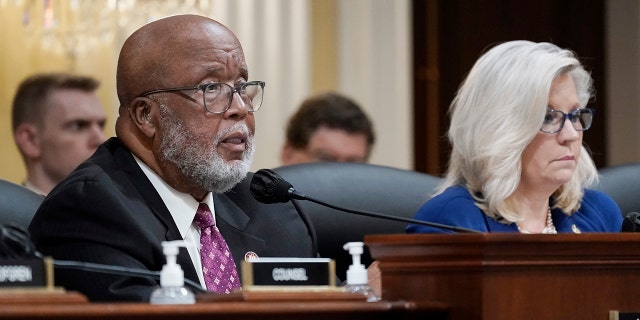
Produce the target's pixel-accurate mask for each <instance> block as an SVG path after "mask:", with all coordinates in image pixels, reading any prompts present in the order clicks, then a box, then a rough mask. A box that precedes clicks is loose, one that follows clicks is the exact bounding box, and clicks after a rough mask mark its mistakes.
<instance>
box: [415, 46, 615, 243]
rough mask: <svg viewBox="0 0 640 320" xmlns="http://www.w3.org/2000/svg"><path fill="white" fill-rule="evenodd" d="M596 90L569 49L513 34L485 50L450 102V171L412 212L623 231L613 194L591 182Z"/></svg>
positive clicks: (431, 217) (545, 227) (523, 228)
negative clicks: (588, 138)
mask: <svg viewBox="0 0 640 320" xmlns="http://www.w3.org/2000/svg"><path fill="white" fill-rule="evenodd" d="M592 94H593V88H592V79H591V76H590V74H589V73H588V72H587V71H585V69H584V68H583V66H582V65H581V64H580V62H579V61H578V59H577V58H576V57H575V55H574V54H573V52H571V51H569V50H564V49H561V48H559V47H557V46H556V45H553V44H551V43H534V42H530V41H511V42H506V43H503V44H500V45H498V46H496V47H494V48H492V49H491V50H489V51H488V52H486V53H485V54H484V55H483V56H482V57H481V58H480V59H479V60H478V61H477V62H476V64H475V65H474V67H473V68H472V69H471V71H470V73H469V75H468V76H467V78H466V80H465V81H464V83H463V84H462V86H461V87H460V88H459V91H458V94H457V96H456V97H455V99H454V100H453V102H452V104H451V110H450V112H451V126H450V128H449V140H450V141H451V144H452V148H453V149H452V152H451V157H450V163H449V169H448V172H447V176H446V179H445V180H444V182H443V184H442V185H441V186H440V189H439V191H438V192H437V193H436V195H435V196H434V197H433V198H431V200H429V201H428V202H427V203H426V204H424V205H423V207H422V208H421V209H420V210H419V211H418V212H417V214H416V216H415V218H416V219H420V220H425V221H431V222H438V223H442V224H448V225H456V226H461V227H466V228H470V229H475V230H478V231H484V232H520V233H558V232H562V233H580V232H618V231H620V227H621V224H622V214H621V212H620V209H619V208H618V206H617V205H616V203H615V202H614V201H613V200H612V199H611V198H610V197H609V196H607V195H605V194H604V193H601V192H598V191H595V190H590V189H587V187H588V186H590V185H591V184H593V183H594V182H596V181H597V178H598V175H597V171H596V167H595V165H594V163H593V161H592V160H591V158H590V156H589V154H588V152H587V150H586V149H585V148H584V147H583V145H582V136H583V134H584V132H585V131H586V130H588V129H589V128H590V126H591V123H592V119H593V116H594V110H593V109H590V108H589V107H587V103H588V102H589V100H590V99H591V97H592ZM407 231H408V232H409V233H429V232H447V231H446V230H440V229H436V228H429V227H424V226H418V225H409V226H408V228H407Z"/></svg>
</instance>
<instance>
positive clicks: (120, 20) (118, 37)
mask: <svg viewBox="0 0 640 320" xmlns="http://www.w3.org/2000/svg"><path fill="white" fill-rule="evenodd" d="M4 6H15V7H18V8H20V10H21V14H22V27H23V29H24V32H25V41H26V42H27V45H28V47H30V48H34V47H38V48H40V49H41V50H44V51H46V52H52V53H56V54H62V55H64V56H65V57H66V59H67V60H68V61H69V64H70V66H69V68H70V69H72V70H73V69H74V66H75V65H76V61H77V59H78V57H79V56H80V55H81V54H83V53H85V52H87V51H88V50H90V49H92V48H95V47H98V46H105V45H112V46H114V47H116V48H119V47H120V46H121V45H122V43H123V42H124V39H126V37H128V36H129V35H130V34H131V33H132V32H133V31H134V30H135V29H137V28H139V27H140V26H142V25H144V24H146V23H148V22H151V21H153V20H156V19H158V18H161V17H164V16H167V15H173V14H183V13H194V14H201V15H208V14H209V13H210V12H211V10H212V8H213V7H214V1H213V0H4V1H3V0H0V8H2V7H4Z"/></svg>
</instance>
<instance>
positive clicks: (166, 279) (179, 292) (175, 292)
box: [149, 240, 196, 304]
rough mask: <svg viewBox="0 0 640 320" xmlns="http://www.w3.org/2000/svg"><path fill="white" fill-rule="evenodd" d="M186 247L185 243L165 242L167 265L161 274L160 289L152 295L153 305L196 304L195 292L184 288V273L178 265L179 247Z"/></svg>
mask: <svg viewBox="0 0 640 320" xmlns="http://www.w3.org/2000/svg"><path fill="white" fill-rule="evenodd" d="M183 246H185V243H184V241H181V240H177V241H163V242H162V250H163V253H164V255H165V257H166V259H167V263H166V264H165V265H164V266H162V271H161V272H160V288H158V289H156V290H154V291H153V292H152V293H151V298H150V299H149V302H150V303H151V304H194V303H196V298H195V295H194V294H193V292H191V290H189V289H188V288H186V287H185V286H184V271H182V268H180V265H179V264H177V263H176V257H177V255H178V247H183Z"/></svg>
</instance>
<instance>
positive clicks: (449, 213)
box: [406, 186, 622, 233]
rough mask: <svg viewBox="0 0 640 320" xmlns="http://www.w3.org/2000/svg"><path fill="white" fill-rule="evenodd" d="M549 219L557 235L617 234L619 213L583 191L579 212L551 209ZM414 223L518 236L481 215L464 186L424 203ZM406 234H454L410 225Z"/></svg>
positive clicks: (598, 194)
mask: <svg viewBox="0 0 640 320" xmlns="http://www.w3.org/2000/svg"><path fill="white" fill-rule="evenodd" d="M551 217H552V219H553V224H554V225H555V227H556V230H557V231H558V233H581V232H620V228H621V226H622V213H621V212H620V208H619V207H618V205H617V204H616V203H615V202H614V201H613V199H611V197H609V196H608V195H606V194H604V193H602V192H600V191H596V190H591V189H585V190H584V197H583V198H582V202H581V206H580V209H579V210H578V211H577V212H575V213H573V214H572V215H571V216H567V215H566V214H565V213H564V212H562V210H560V209H557V208H555V209H552V210H551ZM415 219H417V220H423V221H430V222H436V223H440V224H445V225H451V226H458V227H464V228H468V229H473V230H478V231H481V232H518V227H517V225H516V224H515V223H509V224H504V223H501V222H498V221H496V220H494V219H492V218H489V217H488V216H487V215H485V214H484V212H483V211H482V210H480V208H478V207H477V206H476V205H475V202H474V200H473V198H472V197H471V194H469V192H468V191H467V189H466V188H464V187H463V186H453V187H450V188H448V189H447V190H445V191H444V192H443V193H441V194H439V195H437V196H435V197H433V198H432V199H430V200H429V201H427V202H426V203H425V204H424V205H423V206H422V207H421V208H420V209H419V210H418V212H417V213H416V215H415ZM406 231H407V233H453V231H448V230H443V229H438V228H432V227H427V226H422V225H417V224H410V225H409V226H408V227H407V230H406Z"/></svg>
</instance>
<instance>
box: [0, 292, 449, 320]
mask: <svg viewBox="0 0 640 320" xmlns="http://www.w3.org/2000/svg"><path fill="white" fill-rule="evenodd" d="M68 295H69V296H71V298H69V297H65V296H64V295H60V296H58V301H57V302H56V301H54V300H52V299H51V298H50V299H49V300H47V301H45V302H42V301H43V299H41V298H34V297H29V296H23V297H22V298H21V299H17V298H16V299H13V301H12V302H9V301H8V300H10V299H8V300H3V299H2V294H0V318H2V319H60V320H62V319H118V320H124V319H154V320H162V319H181V320H184V319H209V320H211V319H216V320H220V319H260V320H269V319H303V320H305V319H310V320H315V319H332V320H333V319H337V320H339V319H344V320H357V319H367V320H376V319H394V320H396V319H447V317H448V307H447V306H446V305H444V304H442V303H431V302H420V303H414V302H407V301H391V302H390V301H380V302H366V301H364V300H361V299H354V298H353V296H352V295H344V294H333V295H331V294H315V293H296V294H295V295H298V296H299V297H300V299H295V298H294V297H293V296H294V295H283V298H282V299H281V300H280V301H279V300H278V298H277V296H278V294H274V295H273V296H272V297H269V298H268V297H266V296H265V295H264V293H261V294H260V295H253V296H252V295H251V294H242V295H235V296H219V297H205V298H204V299H199V300H198V303H196V304H194V305H150V304H146V303H88V302H84V303H83V302H82V301H79V300H78V297H80V298H82V296H81V295H78V294H76V293H68ZM314 295H317V297H318V299H315V300H314V299H313V296H314ZM34 296H35V295H34ZM54 299H55V298H54ZM29 300H32V301H40V302H41V303H28V301H29ZM5 302H7V303H5Z"/></svg>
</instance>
